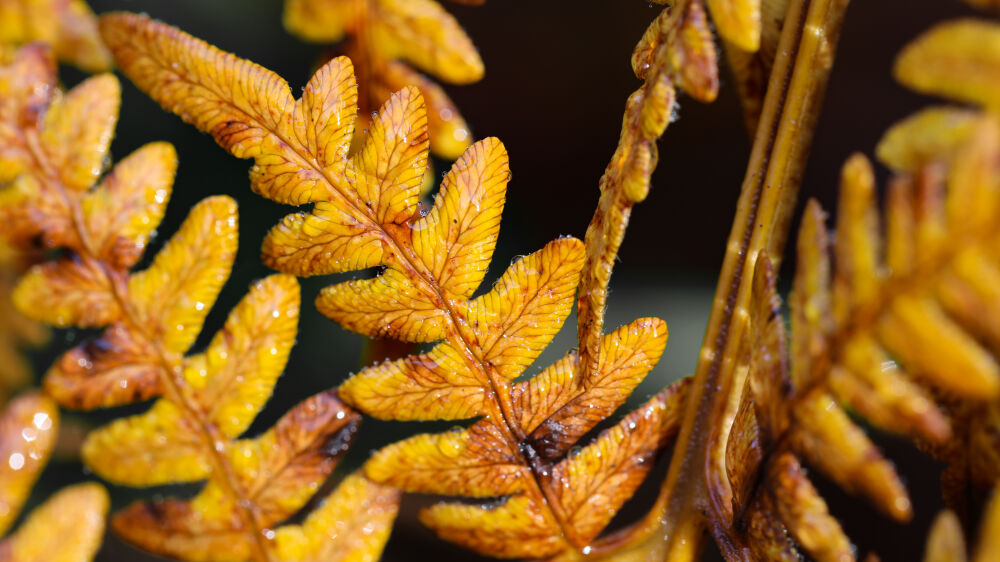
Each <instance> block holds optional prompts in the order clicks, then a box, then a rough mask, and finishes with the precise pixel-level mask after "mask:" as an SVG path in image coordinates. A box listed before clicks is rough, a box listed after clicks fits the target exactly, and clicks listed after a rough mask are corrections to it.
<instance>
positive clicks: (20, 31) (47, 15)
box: [0, 0, 111, 187]
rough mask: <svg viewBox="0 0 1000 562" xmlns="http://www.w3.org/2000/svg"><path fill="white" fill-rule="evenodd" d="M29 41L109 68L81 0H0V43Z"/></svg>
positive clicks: (92, 66)
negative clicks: (47, 45) (41, 43)
mask: <svg viewBox="0 0 1000 562" xmlns="http://www.w3.org/2000/svg"><path fill="white" fill-rule="evenodd" d="M32 41H41V42H44V43H47V44H49V45H51V46H52V49H53V50H54V51H55V54H56V56H57V57H59V60H62V61H65V62H68V63H70V64H73V65H75V66H78V67H80V68H81V69H83V70H85V71H87V72H101V71H105V70H108V69H110V68H111V55H110V54H109V53H108V50H107V49H106V48H105V47H104V44H103V43H101V38H100V36H99V35H98V33H97V21H96V18H95V17H94V13H93V12H92V11H90V7H89V6H87V3H86V2H85V1H84V0H68V1H66V0H42V1H41V2H39V1H38V0H3V1H2V2H0V47H3V48H12V47H16V46H19V45H23V44H25V43H30V42H32ZM88 187H89V186H88Z"/></svg>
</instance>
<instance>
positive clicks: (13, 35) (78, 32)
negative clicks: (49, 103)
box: [0, 0, 111, 72]
mask: <svg viewBox="0 0 1000 562" xmlns="http://www.w3.org/2000/svg"><path fill="white" fill-rule="evenodd" d="M32 41H40V42H43V43H46V44H48V45H50V46H51V47H52V49H53V50H54V51H55V54H56V56H57V57H58V58H59V60H61V61H64V62H68V63H70V64H72V65H74V66H78V67H80V68H81V69H83V70H85V71H87V72H102V71H106V70H108V69H110V68H111V55H110V53H108V50H107V49H106V48H105V47H104V43H102V42H101V37H100V35H99V34H98V33H97V18H95V17H94V13H93V12H92V11H91V10H90V6H88V5H87V3H86V2H85V1H84V0H42V1H39V0H0V51H6V52H7V53H12V52H13V50H14V48H16V47H19V46H21V45H24V44H26V43H30V42H32ZM2 58H3V57H0V59H2Z"/></svg>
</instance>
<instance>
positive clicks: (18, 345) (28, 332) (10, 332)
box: [0, 195, 49, 404]
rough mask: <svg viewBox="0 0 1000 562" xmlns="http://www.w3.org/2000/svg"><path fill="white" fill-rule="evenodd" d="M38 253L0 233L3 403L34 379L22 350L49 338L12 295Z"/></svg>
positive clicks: (0, 399) (0, 380)
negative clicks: (16, 304) (16, 243)
mask: <svg viewBox="0 0 1000 562" xmlns="http://www.w3.org/2000/svg"><path fill="white" fill-rule="evenodd" d="M0 197H2V195H0ZM36 254H37V252H34V251H25V250H22V249H20V248H17V247H15V246H14V245H13V244H11V243H10V242H9V241H7V240H5V239H4V238H3V237H0V403H4V404H6V403H7V401H8V399H9V398H10V395H11V394H12V393H13V392H14V391H16V390H17V389H19V388H21V387H23V386H25V385H27V384H28V383H29V382H30V380H31V371H32V370H31V366H30V365H29V364H28V362H27V360H26V358H25V357H24V355H23V354H22V353H21V350H22V349H23V348H30V347H38V346H41V345H43V344H44V343H45V342H46V341H48V338H49V332H48V330H47V329H46V328H45V326H44V325H42V324H41V323H40V322H35V321H34V320H31V319H29V318H28V317H26V316H25V315H23V314H21V312H20V311H19V310H17V308H16V307H15V306H14V301H13V298H12V293H13V290H14V285H15V284H16V283H17V278H18V277H19V276H20V275H21V274H23V273H24V270H25V269H26V268H27V267H28V266H29V265H30V264H31V262H33V261H34V260H35V259H37V258H36Z"/></svg>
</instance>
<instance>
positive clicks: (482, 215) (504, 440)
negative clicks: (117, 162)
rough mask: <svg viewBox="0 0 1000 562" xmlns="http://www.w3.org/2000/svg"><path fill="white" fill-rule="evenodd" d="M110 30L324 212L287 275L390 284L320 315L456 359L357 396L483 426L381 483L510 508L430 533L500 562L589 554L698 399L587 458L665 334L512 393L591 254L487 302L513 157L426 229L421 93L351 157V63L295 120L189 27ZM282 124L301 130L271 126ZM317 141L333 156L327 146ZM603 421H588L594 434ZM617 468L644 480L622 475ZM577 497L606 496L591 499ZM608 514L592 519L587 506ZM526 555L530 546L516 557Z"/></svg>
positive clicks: (563, 367)
mask: <svg viewBox="0 0 1000 562" xmlns="http://www.w3.org/2000/svg"><path fill="white" fill-rule="evenodd" d="M101 26H102V31H103V33H104V36H105V38H106V40H107V42H108V44H109V46H110V48H111V49H112V52H113V53H114V55H115V57H116V59H117V60H118V62H119V64H120V66H121V68H122V69H123V70H124V72H125V73H126V74H127V75H129V76H130V77H131V78H132V79H133V81H135V83H136V84H137V85H139V87H140V88H142V89H143V90H145V91H147V92H149V93H150V95H151V96H152V97H153V98H154V99H156V100H157V101H159V102H160V103H161V104H162V105H164V106H165V107H167V108H169V109H170V110H172V111H174V112H176V113H178V114H180V115H181V116H182V117H183V118H185V120H187V121H189V122H192V123H194V124H195V125H196V126H197V127H199V128H200V129H202V130H204V131H207V132H210V133H211V134H213V136H215V138H216V140H217V141H218V142H219V144H220V145H222V146H223V147H224V148H227V149H228V150H229V151H230V152H232V153H233V154H234V155H236V156H241V157H254V158H255V159H256V165H255V166H254V169H253V171H252V172H251V178H252V181H253V184H254V187H255V190H256V191H258V192H259V193H262V194H264V195H266V196H268V197H270V198H272V199H275V200H277V201H281V202H286V203H296V202H297V203H302V202H306V201H312V202H314V203H315V205H314V208H313V210H312V212H311V213H301V214H298V215H293V216H291V217H288V218H286V219H285V220H284V221H283V223H282V224H281V225H280V226H278V227H277V228H276V229H275V230H273V231H272V233H271V234H270V235H269V237H268V239H267V240H266V241H265V243H264V254H265V260H266V261H267V262H268V263H269V264H271V265H272V266H275V267H277V268H279V269H281V270H284V271H289V272H294V273H297V274H319V273H333V272H340V271H350V270H356V269H360V268H364V267H373V266H382V267H383V268H384V270H383V271H382V272H381V273H380V274H379V275H377V276H376V277H374V278H372V279H365V280H359V281H350V282H346V283H342V284H339V285H334V286H332V287H328V288H326V289H324V290H323V291H322V292H321V294H320V296H319V297H318V299H317V306H318V308H319V309H320V310H321V311H322V312H324V313H325V314H326V315H328V316H330V317H331V318H333V319H334V320H337V321H338V322H340V323H341V324H342V325H344V326H345V327H348V328H350V329H352V330H354V331H357V332H359V333H362V334H365V335H369V336H375V337H386V336H387V337H391V338H396V339H403V340H406V341H413V342H435V341H439V342H440V343H438V344H437V345H436V346H435V347H434V348H433V349H432V350H431V351H429V352H427V353H425V354H422V355H418V356H411V357H407V358H404V359H401V360H398V361H393V362H390V363H383V364H381V365H375V366H372V367H369V368H367V369H365V370H363V371H361V372H360V373H358V374H357V375H355V376H353V377H352V378H350V379H349V380H348V381H346V382H345V383H344V384H343V385H342V387H341V390H340V392H341V395H342V396H343V397H344V398H345V399H346V400H348V401H349V402H351V403H352V404H354V405H356V406H358V407H359V408H360V409H362V410H364V411H365V412H367V413H369V414H371V415H373V416H376V417H380V418H386V419H398V420H414V419H420V420H425V419H454V420H459V419H468V418H480V420H479V421H478V422H476V423H475V424H474V425H473V426H472V427H471V428H468V429H464V430H459V431H456V432H451V433H445V434H438V435H418V436H416V437H413V438H411V439H408V440H405V441H402V442H400V443H397V444H394V445H390V446H389V447H387V448H385V449H383V450H382V451H380V452H379V453H378V454H376V455H375V457H373V459H372V460H371V461H370V462H369V464H368V465H367V467H366V474H367V475H368V476H369V477H371V478H373V479H375V480H377V481H380V482H386V483H389V484H391V485H394V486H398V487H400V488H402V489H404V490H407V491H421V492H428V493H440V494H448V495H462V496H468V497H476V498H500V499H499V500H498V501H497V502H496V503H493V504H488V505H485V506H475V505H464V504H454V503H445V504H440V505H438V506H435V507H432V508H430V509H427V510H425V511H424V512H423V514H422V516H421V518H422V520H423V521H424V523H426V524H427V525H429V526H430V527H432V528H433V529H435V530H436V531H437V532H438V534H439V535H441V536H443V537H446V538H448V539H451V540H453V541H456V542H459V543H460V544H463V545H465V546H468V547H470V548H473V549H476V550H478V551H480V552H483V553H487V554H492V555H499V556H506V557H511V556H515V557H516V556H552V555H556V554H559V553H564V552H571V551H572V550H578V551H584V552H587V551H589V543H590V541H591V540H592V539H593V538H594V537H595V536H596V535H597V533H599V532H600V531H601V529H602V528H603V527H604V526H605V525H606V524H607V522H608V521H610V519H611V517H612V515H613V514H614V513H615V512H616V511H617V509H618V508H619V507H620V506H621V504H622V503H623V502H624V501H625V500H626V499H627V498H628V497H630V495H631V493H632V492H633V491H634V490H635V488H636V487H637V486H638V484H639V482H640V481H641V479H642V477H643V476H644V475H645V474H646V472H648V470H649V469H650V468H651V465H652V463H651V462H645V460H646V459H649V458H651V457H652V455H653V454H654V453H655V452H656V451H657V450H658V449H659V448H660V447H661V446H662V445H663V444H664V442H665V441H666V440H667V439H669V438H670V437H671V436H672V435H673V433H674V430H675V428H676V424H677V419H676V416H675V413H676V411H677V405H678V404H679V402H680V401H681V400H682V399H683V397H684V395H685V394H686V392H685V391H686V385H685V384H683V383H681V384H679V385H677V386H675V387H671V388H670V389H668V390H666V391H664V392H663V393H661V394H660V395H658V396H656V397H654V398H653V399H652V400H651V401H650V402H649V403H647V404H646V405H645V406H644V407H643V408H642V409H641V410H640V411H639V412H638V413H635V414H633V415H631V416H628V417H626V418H625V420H623V421H622V422H621V423H619V424H618V425H617V426H615V427H613V428H611V429H609V430H608V431H607V432H606V433H605V434H603V436H602V437H599V438H598V439H597V440H596V441H595V442H594V443H592V444H590V445H588V446H587V447H585V448H584V449H582V450H581V451H580V453H579V454H573V455H570V456H566V453H567V452H568V450H569V449H570V447H571V445H573V443H574V442H576V441H577V440H578V439H579V438H580V437H581V436H583V435H584V434H585V433H586V432H588V431H589V430H590V429H592V428H593V427H594V426H595V425H596V424H597V423H598V422H599V421H600V420H601V419H603V418H604V417H606V416H608V415H609V414H610V413H611V412H613V411H614V410H615V409H616V408H617V407H618V406H619V405H620V404H621V403H622V402H623V401H624V400H625V398H626V397H627V396H628V395H629V394H630V393H631V391H632V390H633V389H634V388H635V386H636V385H637V384H638V383H639V381H640V380H641V379H642V377H643V376H644V375H645V373H646V372H648V370H649V369H650V368H651V367H652V365H653V364H655V363H656V361H657V360H658V359H659V356H660V354H661V353H662V351H663V347H664V345H665V343H666V336H667V333H666V326H665V325H664V324H663V322H662V321H660V320H656V319H640V320H637V321H635V322H633V323H631V324H629V325H627V326H625V327H623V328H621V329H620V330H619V331H618V332H615V333H614V334H611V335H608V336H605V338H604V344H603V345H602V347H601V355H600V357H599V361H598V372H597V373H595V374H594V376H593V378H592V383H591V384H590V385H588V386H582V385H578V384H577V382H576V381H577V379H578V376H579V375H578V371H577V358H576V355H575V354H573V353H571V354H570V355H568V356H567V357H566V358H565V359H564V360H562V361H560V362H558V363H556V364H555V365H554V366H552V367H550V368H549V369H548V370H546V371H544V372H543V373H542V374H541V375H539V376H538V377H536V378H534V379H531V380H529V381H525V382H518V383H515V382H513V381H514V380H515V379H516V378H517V377H518V376H520V375H521V374H522V372H523V371H524V369H525V368H526V367H527V366H528V365H529V364H531V363H532V362H533V361H534V360H535V359H536V358H537V357H538V355H539V354H540V353H541V351H542V350H543V349H544V347H545V346H546V345H547V344H548V342H549V341H550V340H551V338H552V337H553V336H554V335H555V333H556V332H557V331H558V330H559V328H560V326H561V325H562V323H563V321H564V320H565V318H566V316H567V315H568V313H569V310H570V308H571V307H572V304H573V295H574V292H575V289H576V286H577V282H578V280H579V275H580V269H581V267H582V266H583V261H584V249H583V244H582V243H580V241H578V240H575V239H572V238H562V239H558V240H555V241H553V242H551V243H549V244H548V245H546V246H545V247H544V248H543V249H542V250H540V251H538V252H536V253H534V254H532V255H530V256H527V257H524V258H522V259H520V260H519V261H517V262H516V263H514V264H512V265H511V267H510V268H509V269H508V270H507V272H506V273H505V274H504V275H503V276H502V277H501V278H500V280H499V281H497V283H496V285H495V286H494V287H493V289H492V290H491V291H490V292H488V293H486V294H484V295H482V296H480V297H477V298H474V299H473V298H471V297H472V294H473V292H474V291H475V290H476V288H477V287H478V286H479V284H480V283H481V282H482V279H483V276H484V274H485V270H486V266H487V264H488V263H489V261H490V258H491V256H492V253H493V248H494V245H495V242H496V236H497V229H498V227H499V220H500V214H501V211H502V208H503V201H504V194H505V190H506V185H507V181H508V180H509V171H508V163H507V154H506V151H505V149H504V148H503V145H502V144H501V143H500V142H499V141H497V140H496V139H486V140H483V141H479V142H477V143H476V144H474V145H473V146H471V147H470V148H469V149H468V150H467V151H466V152H465V154H464V155H462V157H461V158H459V159H458V161H457V162H456V163H455V165H454V166H453V167H452V169H451V171H450V172H449V173H448V174H447V176H446V177H445V180H444V182H443V184H442V188H441V190H440V192H439V194H438V196H437V199H436V201H435V204H434V206H433V208H432V209H431V210H430V212H429V213H427V214H426V215H425V216H417V215H416V212H417V206H416V203H417V189H418V185H419V180H420V178H421V176H422V175H423V166H424V162H425V161H426V157H427V156H426V155H427V135H426V127H427V120H426V117H425V114H424V111H425V110H424V103H423V101H422V97H421V95H420V93H419V92H418V91H417V90H415V89H412V88H408V89H404V90H403V91H401V92H399V93H396V94H393V96H392V97H391V98H390V100H389V101H388V102H386V104H385V105H384V106H383V108H382V111H381V112H380V113H379V115H378V116H377V117H375V119H374V123H373V126H372V129H371V132H370V134H369V135H368V138H367V139H366V140H365V145H364V147H363V148H362V150H361V151H360V152H358V153H357V154H355V155H354V156H353V157H349V156H348V150H347V144H346V142H341V141H337V142H334V141H331V140H329V139H347V138H349V134H348V132H349V131H350V127H351V123H352V122H351V119H350V116H352V115H353V112H354V88H353V77H352V73H351V66H350V62H349V61H347V60H346V59H335V60H334V61H331V62H330V63H328V64H327V65H326V66H324V67H323V68H321V69H320V70H319V71H317V73H316V75H315V76H314V77H313V78H312V79H311V80H310V82H309V84H308V85H307V86H306V89H305V93H304V95H303V97H302V98H301V99H300V100H298V101H293V100H292V99H291V95H290V93H289V92H288V89H287V86H286V85H285V84H284V82H283V81H282V80H281V79H280V78H278V77H277V76H275V75H274V74H272V73H271V72H269V71H267V70H266V69H263V68H261V67H259V66H256V65H254V64H252V63H250V62H248V61H244V60H241V59H238V58H236V57H234V56H232V55H229V54H226V53H223V52H221V51H219V50H217V49H215V48H214V47H211V46H210V45H208V44H206V43H203V42H201V41H199V40H197V39H195V38H193V37H190V36H188V35H186V34H184V33H182V32H180V31H178V30H176V29H174V28H171V27H169V26H166V25H164V24H160V23H156V22H153V21H151V20H149V19H147V18H144V17H141V16H135V15H128V14H116V15H110V16H105V17H104V18H103V19H102V21H101ZM279 107H280V108H284V112H278V111H271V110H270V108H279ZM314 139H315V140H314ZM585 410H589V411H588V414H587V415H584V416H580V415H578V414H579V413H580V412H581V411H585ZM607 455H610V456H612V457H613V458H621V459H622V460H623V461H624V460H625V459H627V460H628V462H605V461H602V460H600V459H602V458H605V457H606V456H607ZM567 487H578V490H577V491H579V490H582V489H589V490H591V491H592V492H593V497H590V498H588V497H581V496H580V495H578V494H576V493H574V492H570V491H569V490H567ZM590 501H593V502H598V503H599V504H600V505H601V506H602V509H600V510H597V509H593V508H592V507H591V506H589V505H584V504H586V503H587V502H590ZM515 538H516V540H515Z"/></svg>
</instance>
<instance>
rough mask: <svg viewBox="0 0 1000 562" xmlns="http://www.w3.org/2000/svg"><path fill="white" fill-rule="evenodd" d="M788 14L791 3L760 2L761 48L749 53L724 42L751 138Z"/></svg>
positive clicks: (758, 118)
mask: <svg viewBox="0 0 1000 562" xmlns="http://www.w3.org/2000/svg"><path fill="white" fill-rule="evenodd" d="M787 11H788V0H761V1H760V45H759V46H758V48H757V49H754V50H745V49H742V48H740V47H739V46H737V45H736V44H734V43H731V42H729V41H723V42H722V44H723V47H724V48H725V53H726V60H727V62H728V63H729V68H730V70H731V71H732V73H733V79H734V80H735V82H736V89H737V91H738V92H739V94H740V103H741V104H742V105H743V121H744V124H745V125H746V129H747V134H749V135H750V136H751V137H753V136H754V134H755V133H756V132H757V125H758V124H759V123H760V114H761V111H763V109H764V92H765V90H766V89H767V86H768V79H769V78H770V76H771V69H772V68H773V67H774V60H775V57H776V55H777V51H778V48H779V47H778V43H779V42H780V39H781V30H782V28H784V24H785V12H787Z"/></svg>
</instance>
